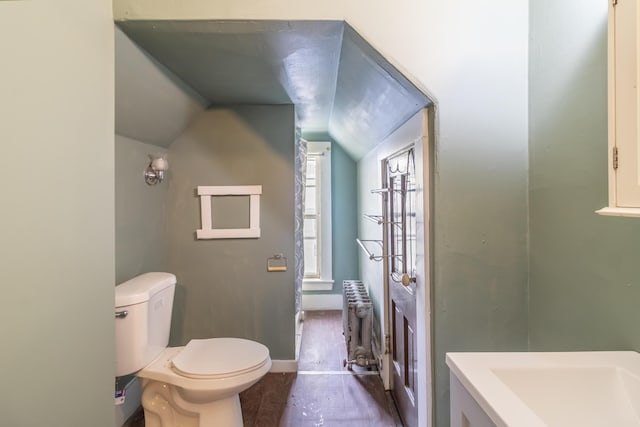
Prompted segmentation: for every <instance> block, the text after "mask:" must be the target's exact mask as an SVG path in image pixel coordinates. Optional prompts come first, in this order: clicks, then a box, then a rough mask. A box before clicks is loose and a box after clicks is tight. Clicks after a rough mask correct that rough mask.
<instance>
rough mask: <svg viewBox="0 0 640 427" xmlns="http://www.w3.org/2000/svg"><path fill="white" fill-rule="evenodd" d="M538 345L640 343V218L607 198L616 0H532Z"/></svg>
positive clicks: (534, 344) (533, 273) (533, 304)
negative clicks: (610, 40) (611, 8)
mask: <svg viewBox="0 0 640 427" xmlns="http://www.w3.org/2000/svg"><path fill="white" fill-rule="evenodd" d="M530 30H531V45H530V65H529V69H530V73H529V75H530V90H529V96H530V103H529V108H530V111H529V117H530V176H529V179H530V188H529V192H530V239H531V244H530V252H531V256H530V294H531V295H530V348H531V350H554V351H555V350H600V349H607V350H615V349H632V350H640V327H638V325H640V310H638V303H639V302H640V263H638V260H637V254H638V253H640V221H639V220H638V219H633V218H613V217H602V216H598V215H596V214H595V213H594V211H595V210H596V209H599V208H601V207H603V206H605V205H606V204H607V200H608V199H607V53H606V52H607V51H606V49H607V2H604V1H600V0H589V1H584V0H565V1H563V2H554V1H551V0H540V1H536V2H530Z"/></svg>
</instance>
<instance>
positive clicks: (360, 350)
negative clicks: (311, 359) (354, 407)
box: [342, 280, 376, 370]
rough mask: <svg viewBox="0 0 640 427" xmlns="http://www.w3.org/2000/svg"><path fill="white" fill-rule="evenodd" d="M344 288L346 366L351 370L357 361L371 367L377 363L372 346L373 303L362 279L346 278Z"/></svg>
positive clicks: (343, 317) (343, 320)
mask: <svg viewBox="0 0 640 427" xmlns="http://www.w3.org/2000/svg"><path fill="white" fill-rule="evenodd" d="M342 288H343V291H342V292H343V304H342V333H343V334H344V339H345V342H346V344H347V358H346V359H345V360H344V366H346V367H348V369H349V370H351V366H352V365H353V364H354V363H355V364H356V365H358V366H363V367H367V368H369V367H370V366H371V365H375V364H376V361H375V359H374V357H373V351H372V347H371V339H372V329H373V304H372V303H371V299H370V298H369V293H368V292H367V288H365V286H364V284H363V283H362V282H361V281H360V280H345V281H343V282H342Z"/></svg>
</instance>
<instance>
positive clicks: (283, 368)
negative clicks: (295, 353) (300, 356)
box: [269, 360, 298, 373]
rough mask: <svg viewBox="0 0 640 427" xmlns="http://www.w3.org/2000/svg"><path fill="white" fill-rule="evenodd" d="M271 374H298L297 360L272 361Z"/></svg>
mask: <svg viewBox="0 0 640 427" xmlns="http://www.w3.org/2000/svg"><path fill="white" fill-rule="evenodd" d="M269 372H271V373H282V372H298V361H297V360H272V361H271V370H270V371H269Z"/></svg>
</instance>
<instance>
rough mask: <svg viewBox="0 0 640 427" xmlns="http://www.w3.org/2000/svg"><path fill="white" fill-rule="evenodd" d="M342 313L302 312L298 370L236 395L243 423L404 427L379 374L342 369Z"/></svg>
mask: <svg viewBox="0 0 640 427" xmlns="http://www.w3.org/2000/svg"><path fill="white" fill-rule="evenodd" d="M341 316H342V314H341V312H340V311H308V312H306V313H305V315H304V322H303V329H302V342H301V346H300V355H299V359H298V372H297V373H286V374H275V373H270V374H267V375H266V376H265V377H264V378H263V379H262V380H260V381H259V382H258V383H256V384H255V385H254V386H252V387H251V388H249V389H248V390H246V391H244V392H243V393H241V394H240V403H241V405H242V415H243V418H244V426H245V427H307V426H335V427H341V426H345V427H346V426H348V427H383V426H384V427H396V426H401V425H402V424H401V423H400V421H399V418H398V415H397V412H396V409H395V406H394V405H393V401H392V400H391V398H390V395H389V393H388V392H385V390H384V387H383V385H382V381H381V380H380V377H379V376H378V375H377V372H375V371H367V370H366V369H361V368H359V367H356V366H354V371H353V372H351V371H348V370H347V369H346V368H344V367H343V360H344V359H345V357H346V349H345V343H344V337H343V335H342V317H341ZM135 425H136V426H144V422H142V423H139V424H135ZM216 427H224V426H216Z"/></svg>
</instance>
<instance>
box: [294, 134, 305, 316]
mask: <svg viewBox="0 0 640 427" xmlns="http://www.w3.org/2000/svg"><path fill="white" fill-rule="evenodd" d="M295 144H296V146H295V151H294V153H295V164H294V166H295V195H294V203H295V230H294V239H295V254H294V264H295V267H294V268H295V272H294V274H295V301H296V313H298V312H300V309H301V306H302V279H303V278H304V235H303V228H304V185H305V180H306V176H307V141H305V140H304V139H302V137H301V133H300V128H296V136H295Z"/></svg>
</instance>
